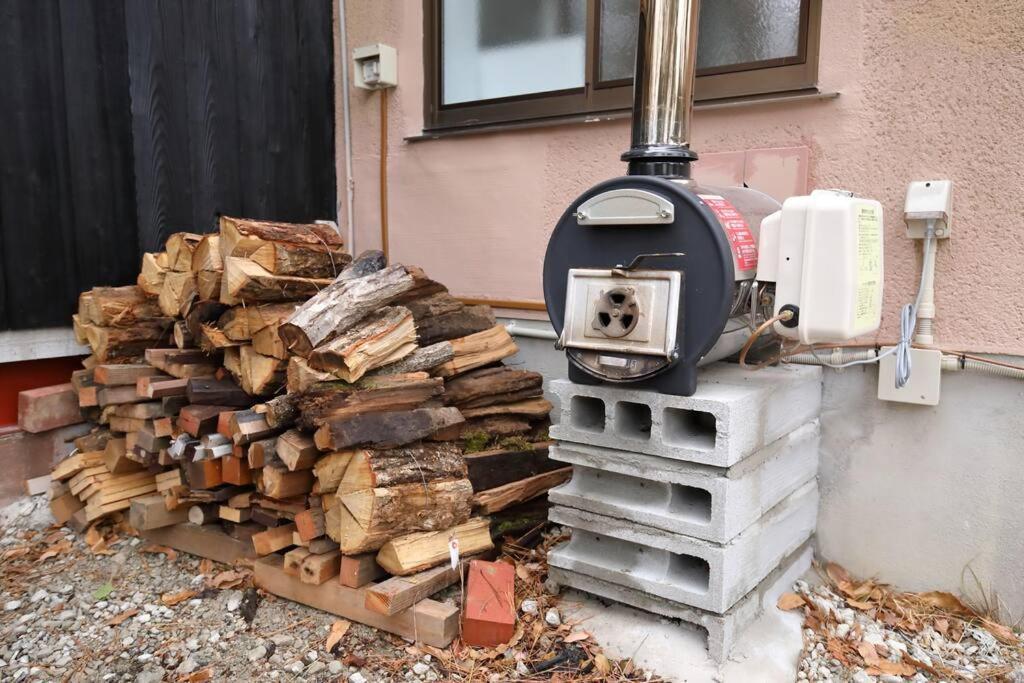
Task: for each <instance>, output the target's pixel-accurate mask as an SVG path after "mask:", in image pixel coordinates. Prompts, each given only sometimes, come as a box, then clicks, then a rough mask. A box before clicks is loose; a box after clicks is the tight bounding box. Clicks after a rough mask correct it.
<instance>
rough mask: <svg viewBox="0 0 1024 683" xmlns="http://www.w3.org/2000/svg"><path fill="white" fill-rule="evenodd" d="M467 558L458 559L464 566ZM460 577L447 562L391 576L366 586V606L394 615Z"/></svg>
mask: <svg viewBox="0 0 1024 683" xmlns="http://www.w3.org/2000/svg"><path fill="white" fill-rule="evenodd" d="M468 561H469V558H467V559H465V560H462V561H461V564H463V565H465V564H466V562H468ZM460 576H461V570H460V568H455V569H452V567H451V565H450V564H443V565H441V566H440V567H434V568H432V569H427V570H424V571H422V572H417V573H416V574H411V575H409V576H392V577H391V578H389V579H387V580H385V581H381V582H380V583H378V584H377V585H375V586H370V587H369V588H368V589H367V591H366V609H368V610H372V611H374V612H376V613H377V614H385V615H392V614H398V613H399V612H401V611H402V610H405V609H408V608H410V607H412V606H413V605H415V604H416V603H417V602H419V601H420V600H423V599H425V598H429V597H430V596H431V595H433V594H434V593H437V592H438V591H440V590H443V589H444V588H447V587H448V586H450V585H452V584H453V583H457V582H458V581H459V577H460Z"/></svg>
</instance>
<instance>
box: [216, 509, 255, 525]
mask: <svg viewBox="0 0 1024 683" xmlns="http://www.w3.org/2000/svg"><path fill="white" fill-rule="evenodd" d="M251 514H252V511H251V510H250V509H249V508H233V507H229V506H227V505H221V506H219V507H218V508H217V515H218V516H219V517H220V518H221V519H224V520H227V521H229V522H234V523H236V524H239V523H241V522H247V521H249V516H250V515H251Z"/></svg>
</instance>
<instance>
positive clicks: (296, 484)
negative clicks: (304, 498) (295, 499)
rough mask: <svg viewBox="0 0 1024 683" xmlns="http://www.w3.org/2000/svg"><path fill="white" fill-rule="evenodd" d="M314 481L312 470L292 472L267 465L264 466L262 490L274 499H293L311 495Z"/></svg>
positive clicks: (261, 480)
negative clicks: (293, 497)
mask: <svg viewBox="0 0 1024 683" xmlns="http://www.w3.org/2000/svg"><path fill="white" fill-rule="evenodd" d="M313 481H314V477H313V472H312V471H311V470H296V471H294V472H292V471H289V470H288V469H286V468H284V467H278V466H276V465H269V464H267V465H264V466H263V470H262V477H261V479H260V482H261V486H262V488H261V489H260V490H261V491H262V492H263V493H265V494H266V495H268V496H270V497H272V498H291V497H292V496H301V495H304V494H307V493H309V492H310V491H311V490H312V488H313Z"/></svg>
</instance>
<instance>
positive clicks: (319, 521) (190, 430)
mask: <svg viewBox="0 0 1024 683" xmlns="http://www.w3.org/2000/svg"><path fill="white" fill-rule="evenodd" d="M74 318H75V319H74V327H75V332H76V335H77V336H78V338H79V340H80V341H81V342H82V343H86V344H88V345H89V347H90V348H91V349H92V352H93V353H92V355H91V356H90V357H88V358H87V359H86V361H85V362H84V363H83V365H84V369H82V370H79V371H76V372H75V373H74V376H73V377H72V383H71V387H73V388H72V389H71V390H72V391H73V392H74V394H75V396H76V397H77V404H78V406H79V407H80V409H81V410H82V411H83V412H82V414H83V415H84V416H86V417H87V418H88V419H89V420H92V421H93V422H95V423H96V428H95V429H94V430H93V431H92V432H91V433H90V434H88V435H86V436H83V437H81V438H79V439H78V440H77V441H76V442H75V446H76V452H75V454H74V455H72V456H71V457H70V458H68V459H66V460H64V461H63V462H61V463H60V464H58V465H57V466H56V468H55V469H54V471H53V473H52V480H53V487H52V490H51V508H52V510H53V512H54V515H55V516H56V518H57V519H58V520H59V521H61V522H70V523H71V524H72V525H73V526H76V527H77V528H80V529H81V528H84V527H85V526H87V525H89V524H90V523H93V522H94V521H95V520H98V519H101V518H104V517H106V516H110V515H113V514H117V513H121V512H125V511H130V513H129V521H130V522H131V523H132V524H133V525H134V526H135V527H136V528H137V529H139V530H140V531H142V532H144V533H146V532H151V531H155V530H160V529H163V528H165V527H170V526H172V525H179V524H181V523H184V522H188V523H189V524H190V525H192V526H188V525H185V526H183V527H180V528H178V532H176V533H179V535H180V533H183V532H182V531H181V530H182V529H193V530H198V529H201V530H202V531H203V533H205V534H206V535H205V536H203V538H206V539H216V538H218V536H214V535H212V534H211V533H210V532H211V531H217V532H221V531H222V532H223V534H221V536H220V537H223V538H229V539H231V540H232V542H236V545H237V542H241V543H242V544H244V547H245V549H246V550H247V551H251V553H249V554H251V555H256V556H261V555H268V554H271V553H282V554H284V556H283V565H282V566H283V570H284V572H285V573H287V574H289V575H291V576H293V577H296V578H297V580H300V581H302V582H305V583H311V584H317V585H319V584H323V583H324V582H327V581H328V580H331V579H333V580H334V581H339V582H341V583H342V584H344V585H349V586H357V585H361V584H365V583H366V582H367V581H370V580H374V579H380V578H381V577H382V576H384V575H386V574H391V575H394V576H396V577H397V576H408V575H411V574H417V573H423V572H427V573H428V574H429V576H427V577H421V578H425V579H429V580H427V581H426V583H424V582H423V581H418V580H417V581H413V582H410V581H409V580H404V582H402V583H399V584H396V585H397V588H395V589H394V590H395V591H397V592H395V593H388V592H387V591H383V592H378V594H377V595H376V597H375V598H374V600H376V602H377V610H378V611H380V612H383V613H387V614H394V613H397V612H398V611H400V610H402V609H405V608H408V607H409V606H410V603H409V598H408V595H407V594H414V595H415V597H416V599H421V598H424V597H426V596H427V595H429V594H430V592H431V591H433V590H437V589H440V588H442V587H444V586H445V585H447V584H450V583H451V582H452V581H454V580H455V577H457V574H453V573H452V571H451V570H450V567H449V570H448V571H447V572H446V571H443V569H444V568H443V567H441V568H439V566H440V565H448V564H449V561H450V558H451V554H452V552H453V551H452V548H453V547H454V548H455V549H456V552H458V554H460V555H462V556H479V555H480V554H482V553H486V552H487V551H489V550H490V549H491V548H492V547H493V541H492V539H494V538H499V537H500V536H501V535H502V534H507V533H513V532H516V531H519V532H520V533H521V532H522V531H525V530H528V529H530V528H532V527H534V526H536V525H537V524H538V523H540V522H542V521H543V520H544V519H545V518H546V507H545V506H546V500H545V499H546V497H545V496H544V495H543V494H544V493H546V491H547V490H548V489H549V488H551V487H552V486H554V485H556V484H559V483H561V482H562V481H565V480H566V479H567V478H568V476H569V471H568V468H559V467H558V466H557V464H556V463H554V462H552V461H549V460H548V458H547V443H546V441H547V427H548V424H549V423H548V413H549V411H550V409H551V405H550V404H549V403H548V401H546V400H545V399H544V398H543V395H542V388H541V376H540V375H539V374H537V373H535V372H531V371H529V370H524V369H519V368H514V367H509V366H507V365H504V364H503V363H502V361H503V360H504V359H507V358H509V357H510V356H512V355H513V354H515V353H516V351H517V349H516V345H515V343H514V342H513V340H512V338H511V337H510V336H509V334H508V332H507V331H506V330H505V328H504V327H503V326H502V325H499V324H497V323H496V321H495V318H494V315H493V313H492V311H491V310H490V309H489V308H488V307H486V306H468V305H464V304H463V303H462V302H460V301H459V300H458V299H456V298H454V297H453V296H451V295H450V294H449V293H448V291H447V290H446V288H445V287H444V286H443V285H441V284H440V283H438V282H435V281H433V280H431V279H430V278H429V277H427V275H426V274H425V273H423V271H421V270H420V269H419V268H416V267H414V266H406V265H401V264H390V265H389V264H387V263H386V260H385V258H384V256H383V254H382V253H381V252H376V251H372V252H365V253H363V254H361V255H360V256H359V257H358V258H355V259H353V258H352V257H351V256H350V255H349V254H348V253H346V251H345V249H344V247H343V245H342V242H341V240H340V238H339V237H338V235H337V233H336V231H335V230H334V229H333V228H332V227H330V226H329V225H325V224H319V223H318V224H281V223H267V222H260V221H251V220H241V219H234V218H227V217H223V218H221V220H220V231H219V233H217V234H209V235H202V236H200V235H193V234H187V233H182V234H176V235H172V236H171V237H170V239H169V240H168V241H167V244H166V251H165V252H161V253H156V254H146V255H145V257H144V258H143V262H142V272H141V273H140V274H139V278H138V284H137V285H135V286H129V287H97V288H95V289H93V290H91V291H89V292H85V293H83V294H82V295H81V297H80V300H79V311H78V314H77V315H76V316H75V317H74ZM225 534H226V535H225ZM204 542H205V543H208V544H215V543H217V542H218V541H216V540H206V541H204ZM190 543H191V542H190ZM186 545H188V543H186ZM194 546H195V543H193V544H192V546H190V547H186V548H184V549H186V550H193V551H194V552H199V553H200V554H203V553H202V549H201V548H200V549H199V550H195V547H194ZM238 547H242V546H238ZM217 552H220V553H221V554H222V549H221V550H218V551H217ZM217 552H214V553H213V555H212V556H215V557H216V559H222V558H221V557H219V556H217ZM431 571H433V574H430V572H431ZM339 575H340V578H338V577H339ZM431 577H434V578H431ZM383 585H385V584H378V587H379V586H383ZM409 586H412V587H413V588H415V590H412V591H411V592H410V589H409ZM428 588H429V590H428ZM370 602H371V600H367V606H369V605H370Z"/></svg>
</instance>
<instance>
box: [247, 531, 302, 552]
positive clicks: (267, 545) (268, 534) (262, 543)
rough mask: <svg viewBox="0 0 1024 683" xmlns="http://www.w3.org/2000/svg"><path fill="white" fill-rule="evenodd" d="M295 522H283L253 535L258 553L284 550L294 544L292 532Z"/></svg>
mask: <svg viewBox="0 0 1024 683" xmlns="http://www.w3.org/2000/svg"><path fill="white" fill-rule="evenodd" d="M294 530H295V525H294V524H282V525H280V526H276V527H273V528H271V529H267V530H266V531H264V532H261V533H258V534H256V535H255V536H253V537H252V545H253V548H254V549H255V550H256V554H257V555H269V554H270V553H276V552H277V551H278V550H283V549H285V548H287V547H288V546H290V545H291V544H292V532H293V531H294Z"/></svg>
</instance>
